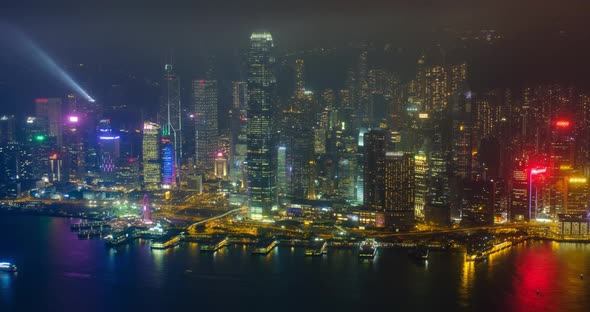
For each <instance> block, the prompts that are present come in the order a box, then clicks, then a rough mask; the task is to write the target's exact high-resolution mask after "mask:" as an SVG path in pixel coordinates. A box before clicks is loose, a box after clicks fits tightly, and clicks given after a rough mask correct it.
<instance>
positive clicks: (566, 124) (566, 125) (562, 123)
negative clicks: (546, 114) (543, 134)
mask: <svg viewBox="0 0 590 312" xmlns="http://www.w3.org/2000/svg"><path fill="white" fill-rule="evenodd" d="M570 125H571V122H570V121H569V120H563V119H560V120H556V121H555V126H556V127H557V128H569V127H570Z"/></svg>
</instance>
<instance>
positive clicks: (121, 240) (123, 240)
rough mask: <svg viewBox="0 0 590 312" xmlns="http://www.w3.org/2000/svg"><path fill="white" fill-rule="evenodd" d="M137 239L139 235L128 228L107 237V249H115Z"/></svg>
mask: <svg viewBox="0 0 590 312" xmlns="http://www.w3.org/2000/svg"><path fill="white" fill-rule="evenodd" d="M136 238H137V233H136V231H135V229H134V228H127V229H125V230H123V231H120V232H117V233H113V234H110V235H107V236H106V237H105V245H106V246H107V247H115V246H119V245H123V244H127V243H129V242H131V241H133V240H135V239H136Z"/></svg>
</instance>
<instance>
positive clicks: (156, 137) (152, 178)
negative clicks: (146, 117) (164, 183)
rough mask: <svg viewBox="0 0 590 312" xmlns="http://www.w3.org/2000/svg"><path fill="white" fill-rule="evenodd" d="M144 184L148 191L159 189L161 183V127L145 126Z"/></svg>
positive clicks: (151, 123)
mask: <svg viewBox="0 0 590 312" xmlns="http://www.w3.org/2000/svg"><path fill="white" fill-rule="evenodd" d="M142 145H143V182H144V184H145V187H146V188H147V189H158V188H159V187H160V182H161V172H160V167H161V162H160V125H158V124H157V123H154V122H145V123H144V124H143V144H142Z"/></svg>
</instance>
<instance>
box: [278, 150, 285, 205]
mask: <svg viewBox="0 0 590 312" xmlns="http://www.w3.org/2000/svg"><path fill="white" fill-rule="evenodd" d="M277 194H278V195H279V196H285V195H286V194H287V147H285V146H279V149H278V154H277Z"/></svg>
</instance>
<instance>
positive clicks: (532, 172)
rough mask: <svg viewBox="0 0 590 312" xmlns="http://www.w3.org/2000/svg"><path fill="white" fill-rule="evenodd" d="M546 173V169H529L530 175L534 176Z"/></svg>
mask: <svg viewBox="0 0 590 312" xmlns="http://www.w3.org/2000/svg"><path fill="white" fill-rule="evenodd" d="M545 172H547V168H535V169H531V174H533V175H535V174H541V173H545Z"/></svg>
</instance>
